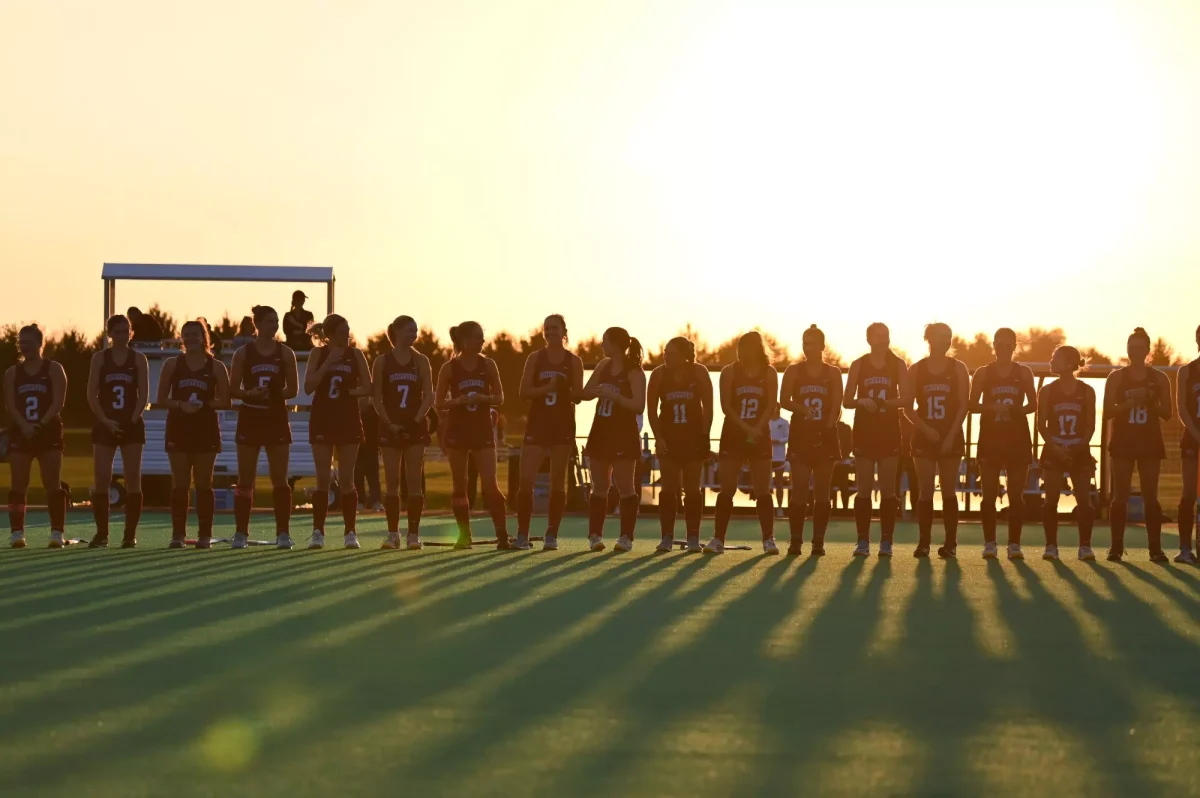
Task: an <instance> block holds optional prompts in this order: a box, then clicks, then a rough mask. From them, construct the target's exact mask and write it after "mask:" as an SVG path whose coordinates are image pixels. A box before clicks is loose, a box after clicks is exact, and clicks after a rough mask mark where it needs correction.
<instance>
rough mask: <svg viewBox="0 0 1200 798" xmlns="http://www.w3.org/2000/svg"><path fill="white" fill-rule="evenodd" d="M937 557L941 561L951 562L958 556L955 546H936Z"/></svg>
mask: <svg viewBox="0 0 1200 798" xmlns="http://www.w3.org/2000/svg"><path fill="white" fill-rule="evenodd" d="M938 556H939V557H941V558H942V559H943V560H952V559H954V558H955V557H957V556H958V547H957V546H938Z"/></svg>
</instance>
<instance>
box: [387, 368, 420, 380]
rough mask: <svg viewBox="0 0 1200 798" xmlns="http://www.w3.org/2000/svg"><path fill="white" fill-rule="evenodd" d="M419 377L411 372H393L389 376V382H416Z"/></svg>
mask: <svg viewBox="0 0 1200 798" xmlns="http://www.w3.org/2000/svg"><path fill="white" fill-rule="evenodd" d="M416 381H417V375H416V374H414V373H413V372H411V371H393V372H392V373H391V374H389V375H388V382H416Z"/></svg>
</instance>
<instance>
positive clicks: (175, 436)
mask: <svg viewBox="0 0 1200 798" xmlns="http://www.w3.org/2000/svg"><path fill="white" fill-rule="evenodd" d="M213 364H214V361H213V358H212V356H211V355H210V356H208V357H206V358H205V359H204V363H203V365H201V366H200V367H199V368H198V369H196V370H194V371H193V370H192V369H190V368H189V367H188V364H187V359H186V357H185V356H184V355H178V356H177V357H176V358H175V373H174V374H173V375H172V376H171V387H170V393H169V396H170V397H171V398H172V399H174V400H176V401H179V402H191V403H195V402H203V403H205V404H208V403H210V402H212V401H213V399H214V398H215V397H216V394H217V375H216V369H215V366H214V365H213ZM166 448H167V451H168V452H171V451H178V452H210V451H211V452H219V451H220V450H221V427H220V421H219V420H218V417H217V411H216V410H215V409H213V408H212V407H202V408H201V409H200V410H198V411H197V412H195V413H185V412H183V411H182V410H180V409H177V408H171V410H169V411H168V412H167V433H166Z"/></svg>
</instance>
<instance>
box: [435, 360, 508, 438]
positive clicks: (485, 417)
mask: <svg viewBox="0 0 1200 798" xmlns="http://www.w3.org/2000/svg"><path fill="white" fill-rule="evenodd" d="M487 364H488V358H486V357H482V356H481V357H479V358H478V360H477V362H476V364H475V368H473V369H468V368H467V367H466V366H465V365H463V362H462V358H461V357H456V358H454V359H453V360H451V361H450V396H451V398H454V399H457V398H459V397H461V396H470V395H471V394H480V395H489V394H492V393H494V391H493V390H492V384H491V379H490V375H489V373H488V368H487ZM491 409H492V408H491V406H490V405H487V404H483V403H474V404H466V405H455V406H453V407H451V408H450V412H449V414H448V416H447V424H446V426H447V429H446V445H447V446H449V447H450V448H452V449H467V450H474V449H487V448H489V447H492V446H495V445H496V432H495V429H494V428H493V426H492V418H491Z"/></svg>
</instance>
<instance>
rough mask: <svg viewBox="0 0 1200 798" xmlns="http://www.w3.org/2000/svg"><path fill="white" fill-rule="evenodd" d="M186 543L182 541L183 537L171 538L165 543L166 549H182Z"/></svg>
mask: <svg viewBox="0 0 1200 798" xmlns="http://www.w3.org/2000/svg"><path fill="white" fill-rule="evenodd" d="M186 545H187V544H186V543H184V542H183V538H171V542H170V543H168V544H167V548H168V549H182V548H184V547H185V546H186Z"/></svg>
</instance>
